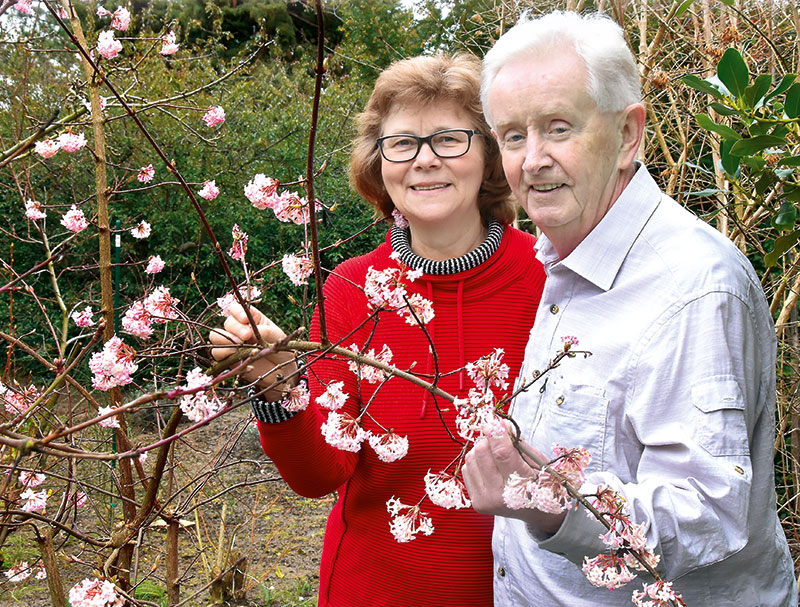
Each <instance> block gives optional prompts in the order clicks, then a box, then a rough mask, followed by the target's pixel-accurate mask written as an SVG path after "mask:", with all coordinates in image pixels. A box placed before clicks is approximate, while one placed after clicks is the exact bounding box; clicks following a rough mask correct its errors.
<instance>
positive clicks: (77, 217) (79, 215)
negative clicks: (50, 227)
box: [61, 204, 89, 234]
mask: <svg viewBox="0 0 800 607" xmlns="http://www.w3.org/2000/svg"><path fill="white" fill-rule="evenodd" d="M61 225H63V226H64V227H65V228H67V229H68V230H69V231H70V232H75V233H76V234H77V233H78V232H80V231H82V230H85V229H86V228H87V227H89V222H87V221H86V217H84V215H83V211H82V210H80V209H79V208H78V207H76V206H75V205H74V204H73V205H72V207H71V208H70V210H69V211H67V212H66V213H65V214H64V217H62V218H61Z"/></svg>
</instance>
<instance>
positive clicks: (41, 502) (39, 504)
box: [19, 487, 47, 512]
mask: <svg viewBox="0 0 800 607" xmlns="http://www.w3.org/2000/svg"><path fill="white" fill-rule="evenodd" d="M19 497H20V499H24V500H26V501H25V503H24V504H22V509H23V510H24V511H25V512H40V511H43V510H44V509H45V507H46V506H47V489H42V490H41V491H34V490H33V489H31V488H30V487H28V488H27V489H25V491H23V492H22V493H20V494H19Z"/></svg>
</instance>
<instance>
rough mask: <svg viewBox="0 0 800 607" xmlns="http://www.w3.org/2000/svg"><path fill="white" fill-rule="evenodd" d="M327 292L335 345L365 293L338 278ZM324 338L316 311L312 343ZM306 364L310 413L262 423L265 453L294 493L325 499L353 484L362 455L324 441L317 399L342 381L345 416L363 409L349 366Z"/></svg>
mask: <svg viewBox="0 0 800 607" xmlns="http://www.w3.org/2000/svg"><path fill="white" fill-rule="evenodd" d="M323 292H324V297H325V315H326V326H327V329H328V336H329V339H330V341H331V342H332V343H334V344H336V343H337V341H338V340H340V339H342V338H344V337H345V336H347V335H348V334H349V333H350V332H351V330H352V328H353V327H351V326H349V325H350V322H349V319H348V316H347V311H348V310H350V309H351V308H352V307H353V306H352V303H353V302H352V298H353V297H359V296H360V297H363V293H361V291H360V290H359V289H358V288H357V287H355V286H353V285H351V284H348V283H347V282H346V281H344V280H343V279H341V278H339V277H337V276H336V275H335V274H332V275H331V276H330V277H329V278H328V280H327V281H326V282H325V285H324V287H323ZM348 300H349V301H350V303H349V304H348ZM355 308H357V309H360V308H361V306H355ZM319 338H320V329H319V310H318V309H315V311H314V316H313V319H312V323H311V330H310V339H311V341H319ZM342 345H344V346H346V345H347V344H346V343H345V344H342ZM306 364H307V366H306V374H307V376H308V383H309V393H310V399H309V400H310V402H309V405H308V407H307V408H306V409H305V410H303V411H301V412H299V413H298V414H297V415H295V416H293V417H292V418H291V419H288V420H286V421H284V422H281V423H279V424H265V423H263V422H260V421H259V422H258V430H259V434H260V437H261V447H262V449H263V450H264V453H265V454H266V455H267V456H268V457H269V458H270V459H271V460H272V461H273V463H274V464H275V466H276V467H277V468H278V472H280V474H281V476H282V477H283V479H284V480H285V481H286V482H287V484H288V485H289V486H290V487H291V488H292V490H293V491H295V492H296V493H298V494H300V495H302V496H305V497H321V496H323V495H327V494H329V493H332V492H333V491H335V490H336V489H338V488H339V487H341V486H342V485H344V484H345V483H346V482H347V481H348V480H349V479H350V478H351V476H352V475H353V472H354V471H355V468H356V464H357V463H358V458H359V453H352V452H348V451H342V450H340V449H338V448H335V447H332V446H331V445H329V444H328V443H327V442H326V441H325V438H324V437H323V435H322V432H321V426H322V424H323V423H325V421H326V420H327V417H328V410H327V409H323V408H321V407H319V405H318V404H317V403H316V400H315V399H316V397H318V396H320V395H321V394H322V393H323V392H324V391H325V387H326V386H327V385H328V384H329V383H330V382H336V381H342V382H344V387H343V388H342V390H343V391H344V392H345V393H347V394H348V395H349V397H348V399H347V402H346V403H345V405H344V406H343V410H344V411H346V412H347V413H349V414H350V415H352V416H354V417H355V416H357V415H358V411H359V409H360V405H359V400H358V398H357V396H358V385H357V380H356V376H355V374H354V373H352V372H351V371H350V370H349V369H348V367H347V363H346V362H345V361H342V360H335V359H332V358H330V357H329V356H326V357H322V358H320V357H319V354H318V353H311V354H309V355H308V356H307V357H306Z"/></svg>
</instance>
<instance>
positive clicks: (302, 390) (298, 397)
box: [281, 381, 311, 413]
mask: <svg viewBox="0 0 800 607" xmlns="http://www.w3.org/2000/svg"><path fill="white" fill-rule="evenodd" d="M310 400H311V395H310V394H309V393H308V387H307V384H306V382H305V381H301V382H300V383H298V384H297V385H296V386H295V387H294V388H292V389H291V390H289V391H288V392H286V394H285V398H284V400H282V401H281V405H282V406H283V408H284V409H286V410H287V411H289V412H291V413H294V412H297V411H302V410H303V409H305V408H306V407H308V403H309V402H310Z"/></svg>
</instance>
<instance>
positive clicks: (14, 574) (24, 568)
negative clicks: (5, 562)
mask: <svg viewBox="0 0 800 607" xmlns="http://www.w3.org/2000/svg"><path fill="white" fill-rule="evenodd" d="M30 574H31V567H30V565H28V561H20V562H19V563H17V564H16V565H14V566H13V567H12V568H11V569H9V570H8V571H6V572H5V576H6V577H7V578H8V581H9V582H21V581H23V580H26V579H28V576H30Z"/></svg>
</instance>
